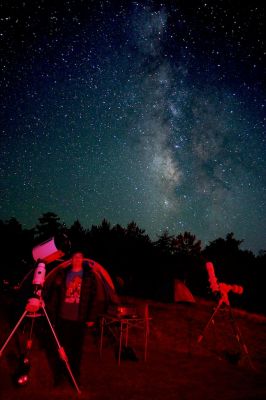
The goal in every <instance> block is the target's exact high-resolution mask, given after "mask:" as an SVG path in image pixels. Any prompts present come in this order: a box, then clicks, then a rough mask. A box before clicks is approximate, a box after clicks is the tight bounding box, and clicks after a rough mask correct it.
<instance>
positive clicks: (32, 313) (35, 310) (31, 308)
mask: <svg viewBox="0 0 266 400" xmlns="http://www.w3.org/2000/svg"><path fill="white" fill-rule="evenodd" d="M36 301H37V303H36ZM36 304H37V305H36ZM39 310H41V311H42V313H43V315H44V316H45V318H46V320H47V323H48V325H49V327H50V329H51V332H52V334H53V337H54V339H55V342H56V344H57V349H58V353H59V357H60V358H61V360H62V361H64V363H65V365H66V368H67V370H68V372H69V375H70V378H71V380H72V382H73V384H74V386H75V388H76V390H77V392H78V394H80V393H81V390H80V388H79V386H78V384H77V381H76V379H75V377H74V375H73V373H72V370H71V367H70V364H69V361H68V357H67V355H66V353H65V350H64V348H63V347H62V346H61V344H60V342H59V340H58V337H57V335H56V333H55V330H54V328H53V326H52V323H51V321H50V319H49V317H48V314H47V312H46V309H45V305H44V302H43V300H42V299H35V298H32V299H29V301H28V304H27V305H26V308H25V310H24V312H23V313H22V315H21V317H20V318H19V320H18V322H17V323H16V325H15V327H14V328H13V330H12V331H11V333H10V334H9V336H8V338H7V339H6V341H5V343H4V344H3V346H2V348H1V349H0V357H1V356H2V354H3V351H4V349H5V348H6V346H7V345H8V343H9V341H10V340H11V338H12V337H13V335H14V334H15V332H16V331H17V329H18V328H19V326H20V324H21V323H22V322H23V320H24V318H25V317H30V318H36V317H39V316H41V315H42V314H40V313H39ZM32 330H33V324H32V327H31V332H30V337H31V335H32ZM31 344H32V341H31V340H28V342H27V350H30V348H31Z"/></svg>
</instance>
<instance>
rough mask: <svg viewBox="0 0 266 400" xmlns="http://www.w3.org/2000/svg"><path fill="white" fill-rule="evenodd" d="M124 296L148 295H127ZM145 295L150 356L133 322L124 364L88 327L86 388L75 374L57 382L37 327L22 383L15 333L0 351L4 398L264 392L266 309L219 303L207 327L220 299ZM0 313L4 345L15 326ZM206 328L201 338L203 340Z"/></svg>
mask: <svg viewBox="0 0 266 400" xmlns="http://www.w3.org/2000/svg"><path fill="white" fill-rule="evenodd" d="M126 302H131V303H134V304H136V305H138V304H143V303H144V301H143V300H137V299H128V298H127V299H126ZM145 302H147V303H148V304H149V315H150V317H151V322H150V336H149V341H148V358H147V361H146V362H145V361H144V359H143V345H144V340H143V338H144V337H143V332H142V331H141V330H138V329H132V330H131V331H130V334H129V344H130V346H131V347H132V348H133V349H134V351H135V353H136V355H137V357H138V360H137V361H132V360H122V361H121V364H120V366H119V365H118V363H117V360H116V357H115V351H114V347H113V344H112V343H111V342H110V340H109V339H108V338H107V337H106V336H104V342H103V352H102V357H101V358H100V355H99V340H98V339H99V338H98V337H97V336H95V335H94V334H93V333H92V331H90V330H89V329H88V333H87V336H86V341H85V352H84V355H83V359H82V376H81V386H80V388H81V390H82V392H81V394H78V393H77V391H76V389H75V388H74V387H73V385H71V384H70V383H69V382H65V384H64V385H63V386H62V387H58V388H54V387H53V376H52V372H51V369H50V367H49V363H48V359H47V354H46V352H45V351H44V349H43V348H42V346H41V345H40V343H39V340H38V339H39V338H38V337H36V336H37V335H36V332H35V333H34V335H33V346H32V349H31V352H30V361H31V369H30V373H29V378H30V379H29V382H28V384H27V385H26V386H23V387H16V386H15V385H14V384H13V381H12V373H13V371H14V368H15V366H16V363H17V350H16V341H15V338H12V339H11V340H10V342H9V343H8V345H7V346H6V348H5V349H4V351H3V352H2V357H1V359H0V377H1V380H0V385H1V392H0V395H1V399H5V400H11V399H12V400H13V399H14V400H15V399H16V400H17V399H21V400H24V399H28V400H29V399H38V400H42V399H60V400H61V399H62V400H63V399H64V400H66V399H76V398H82V399H83V398H84V399H92V400H144V399H145V400H147V399H151V400H255V399H256V400H265V399H266V342H265V337H266V336H265V333H266V318H265V317H263V316H258V315H252V314H248V313H245V312H243V311H237V310H234V309H233V316H234V318H233V320H231V319H229V318H228V312H227V311H222V310H219V311H218V312H217V314H216V315H215V319H214V320H211V321H212V322H211V323H210V324H209V325H208V327H207V329H206V330H205V331H204V328H206V326H207V323H208V321H209V320H210V317H211V315H212V313H213V311H214V310H215V309H216V308H215V307H216V305H215V304H214V303H210V302H206V301H203V300H200V299H197V302H196V304H194V305H188V304H164V303H159V302H155V301H145ZM40 318H44V317H40ZM1 319H2V324H1V325H2V328H1V331H0V339H1V346H2V345H3V343H4V341H5V339H6V338H7V337H8V335H9V334H10V327H9V325H8V324H7V321H6V320H5V318H4V317H2V318H1ZM38 323H39V322H38V321H36V322H35V324H38ZM235 324H236V327H237V328H238V334H240V335H241V337H242V342H240V345H239V342H238V340H237V338H238V337H237V334H236V332H235V331H234V330H233V327H234V325H235ZM37 331H38V329H37ZM19 334H20V340H22V341H23V339H24V336H25V335H27V332H24V333H23V332H22V329H20V330H19ZM202 334H203V339H202V341H201V342H200V343H198V338H199V337H200V335H202ZM239 339H241V338H239ZM51 340H53V338H52V337H51Z"/></svg>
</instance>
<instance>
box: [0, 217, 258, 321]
mask: <svg viewBox="0 0 266 400" xmlns="http://www.w3.org/2000/svg"><path fill="white" fill-rule="evenodd" d="M60 233H65V234H67V236H68V238H69V240H70V243H71V252H73V251H75V250H80V251H83V252H84V255H85V257H87V258H91V259H93V260H95V261H97V262H99V263H100V264H102V265H103V266H104V267H105V268H106V269H107V270H108V272H109V273H110V275H111V276H112V278H113V280H114V282H115V284H116V286H117V290H118V293H120V294H126V295H132V296H139V297H144V298H154V299H157V300H161V301H172V299H173V290H174V289H173V287H174V285H173V282H174V280H175V279H180V280H182V281H183V282H185V283H186V285H187V286H188V287H189V289H190V290H191V292H192V293H193V294H194V295H196V296H201V297H206V298H208V297H209V298H211V296H212V294H211V292H210V288H209V282H208V275H207V272H206V270H205V262H206V260H209V261H212V262H213V263H214V266H215V271H216V275H217V278H218V280H219V281H220V282H225V283H228V284H237V285H242V286H243V287H244V293H243V294H242V295H241V296H240V295H238V294H234V293H230V299H231V302H232V305H234V306H237V307H242V308H244V309H246V310H249V311H255V312H262V313H265V306H264V303H265V301H264V299H263V297H262V296H263V295H264V285H265V278H266V273H265V271H266V262H265V261H266V251H265V250H264V251H263V250H262V251H261V252H260V253H259V255H258V256H255V255H254V254H253V253H252V252H250V251H247V250H241V249H240V245H241V243H242V240H237V239H236V238H235V237H234V234H233V233H228V234H227V236H226V238H218V239H216V240H214V241H212V242H210V243H209V245H207V246H206V247H205V248H202V245H201V241H200V240H198V239H197V238H196V237H195V235H193V234H192V233H190V232H184V233H180V234H177V235H170V234H169V233H168V232H167V231H166V232H164V233H163V234H162V235H160V236H158V238H157V240H155V241H151V239H150V238H149V236H148V235H147V234H146V233H145V231H144V230H142V229H141V228H139V227H138V226H137V224H136V223H135V222H134V221H132V222H130V223H129V224H128V225H127V226H126V227H122V226H121V225H119V224H117V225H114V226H111V224H110V223H109V222H108V221H107V220H105V219H104V220H103V221H102V223H101V224H100V225H98V226H95V225H92V226H91V228H90V229H88V228H84V227H83V226H82V225H81V224H80V222H79V221H78V220H77V221H75V222H74V223H73V225H72V226H70V227H67V226H66V225H65V224H63V223H61V221H60V217H59V216H57V215H56V214H54V213H52V212H48V213H45V214H43V215H42V216H41V217H40V218H39V223H38V224H37V225H36V226H35V227H34V228H32V229H23V228H22V225H21V224H20V223H19V222H18V221H17V220H16V219H15V218H11V219H10V220H8V221H1V220H0V235H1V266H0V280H1V283H2V285H3V284H4V283H7V282H9V283H10V285H11V286H14V285H16V284H18V283H19V282H21V281H22V280H23V278H24V277H25V275H26V274H27V273H28V272H29V271H30V270H32V269H33V268H34V260H33V258H32V249H33V247H34V246H36V245H38V244H40V243H42V242H43V241H45V240H48V239H49V238H51V237H53V236H54V235H56V234H60ZM67 256H68V254H66V257H67ZM48 267H49V268H53V265H49V266H47V268H48ZM2 288H3V287H2Z"/></svg>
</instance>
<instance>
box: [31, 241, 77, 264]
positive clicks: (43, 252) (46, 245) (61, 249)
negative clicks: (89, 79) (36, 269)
mask: <svg viewBox="0 0 266 400" xmlns="http://www.w3.org/2000/svg"><path fill="white" fill-rule="evenodd" d="M69 247H70V245H69V241H68V239H67V237H66V236H65V235H63V236H58V237H55V236H54V237H52V238H51V239H48V240H46V241H45V242H43V243H41V244H39V245H38V246H35V247H34V248H33V249H32V256H33V259H34V260H35V261H38V260H42V261H43V262H45V263H46V264H49V263H51V262H53V261H55V260H57V259H58V258H60V257H63V256H64V255H65V252H67V251H68V249H69Z"/></svg>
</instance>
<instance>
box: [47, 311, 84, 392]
mask: <svg viewBox="0 0 266 400" xmlns="http://www.w3.org/2000/svg"><path fill="white" fill-rule="evenodd" d="M42 310H43V313H44V315H45V317H46V320H47V322H48V325H49V327H50V329H51V331H52V334H53V336H54V339H55V341H56V344H57V347H58V353H59V356H60V358H61V359H62V360H63V361H64V362H65V365H66V367H67V370H68V372H69V375H70V377H71V379H72V382H73V384H74V386H75V388H76V390H77V392H78V393H79V394H80V393H81V390H80V388H79V386H78V384H77V381H76V379H75V377H74V375H73V373H72V370H71V368H70V365H69V362H68V358H67V355H66V353H65V350H64V348H63V347H62V346H61V344H60V342H59V340H58V338H57V335H56V333H55V330H54V328H53V325H52V324H51V321H50V319H49V317H48V314H47V312H46V309H45V307H44V305H43V306H42Z"/></svg>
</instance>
